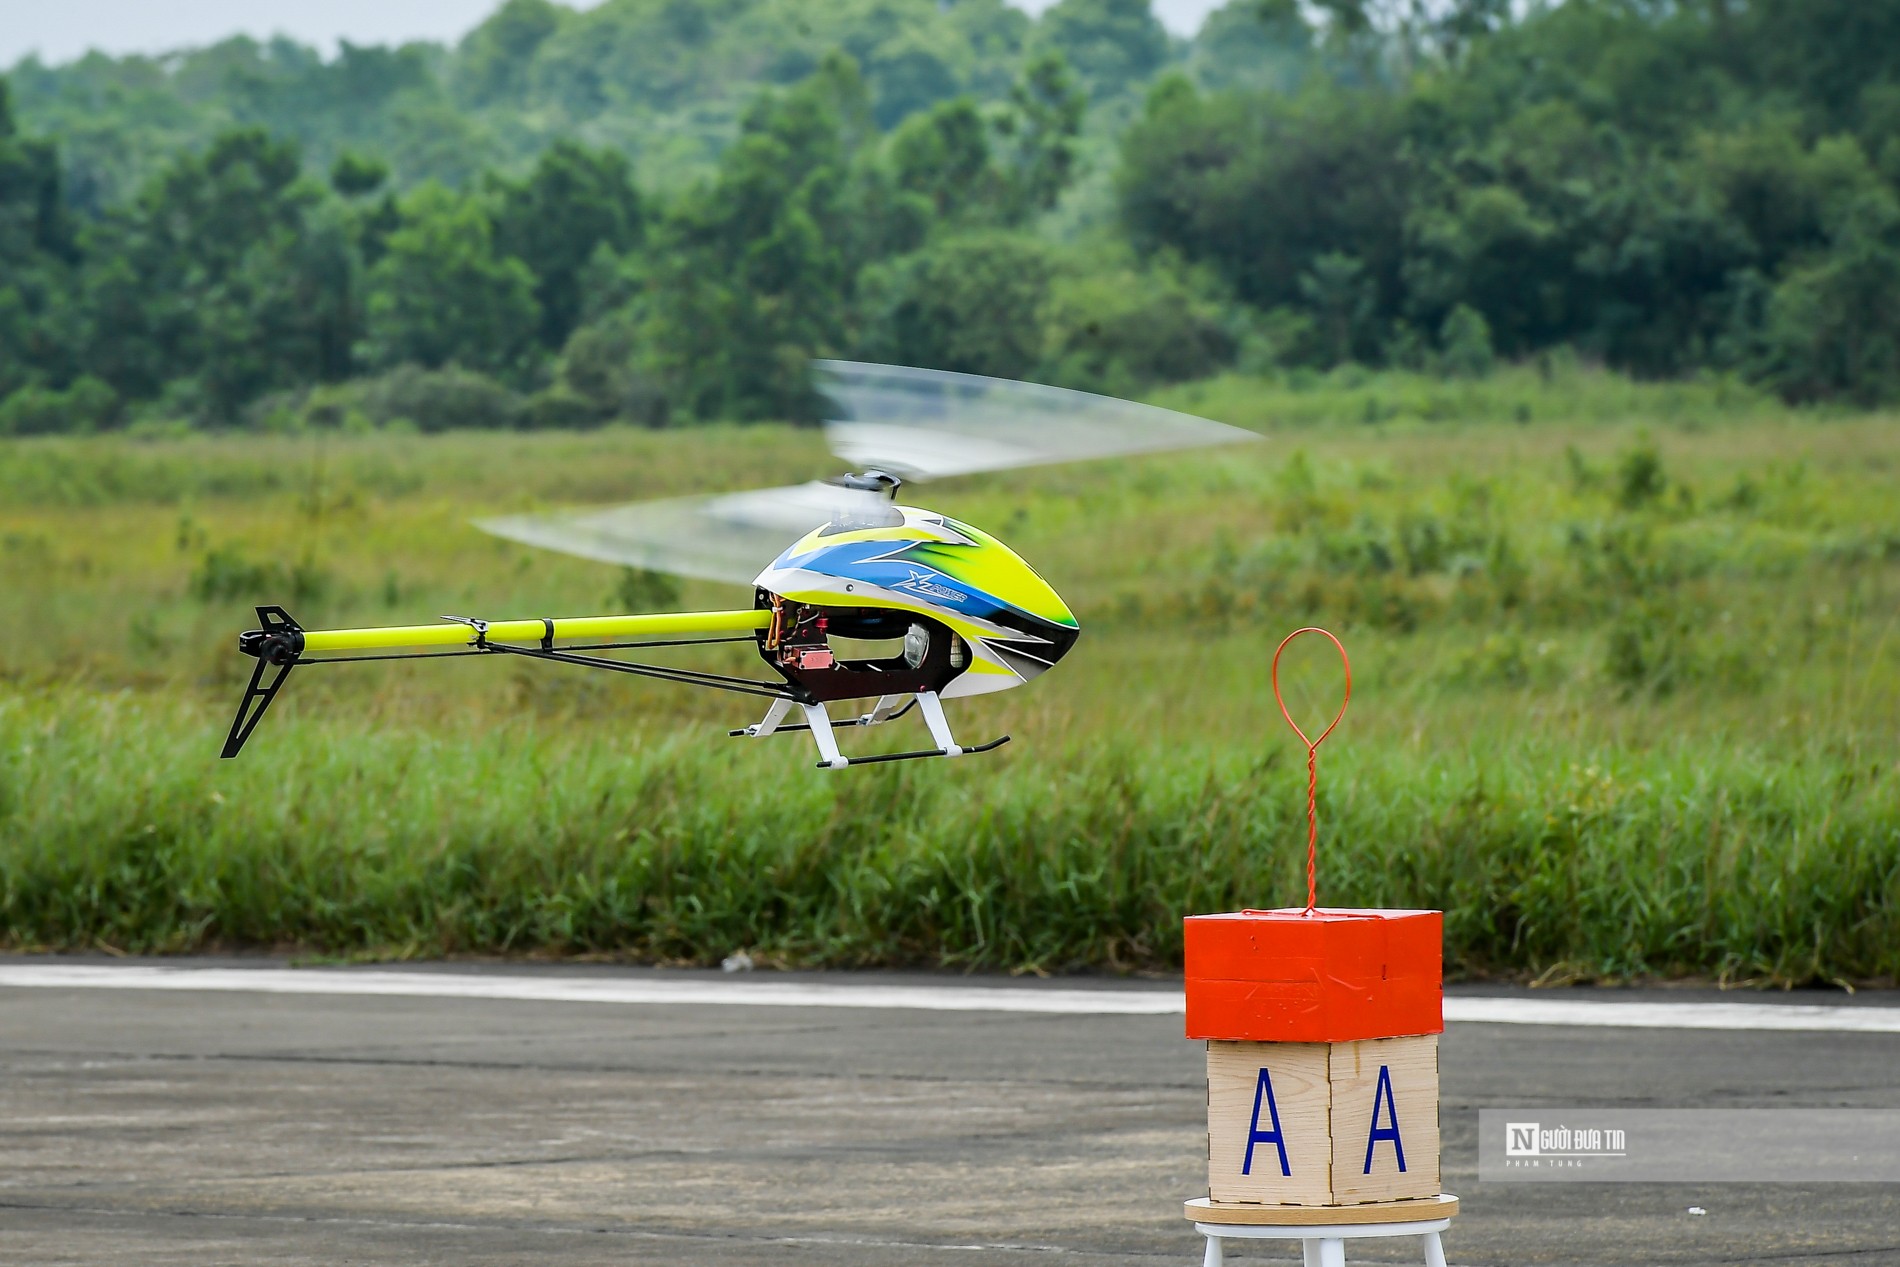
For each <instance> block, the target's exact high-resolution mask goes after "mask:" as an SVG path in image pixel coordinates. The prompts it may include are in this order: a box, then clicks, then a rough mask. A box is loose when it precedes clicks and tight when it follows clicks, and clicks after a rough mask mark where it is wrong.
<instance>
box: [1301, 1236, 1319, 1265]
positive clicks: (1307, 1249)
mask: <svg viewBox="0 0 1900 1267" xmlns="http://www.w3.org/2000/svg"><path fill="white" fill-rule="evenodd" d="M1300 1263H1301V1265H1302V1267H1319V1242H1318V1241H1301V1242H1300Z"/></svg>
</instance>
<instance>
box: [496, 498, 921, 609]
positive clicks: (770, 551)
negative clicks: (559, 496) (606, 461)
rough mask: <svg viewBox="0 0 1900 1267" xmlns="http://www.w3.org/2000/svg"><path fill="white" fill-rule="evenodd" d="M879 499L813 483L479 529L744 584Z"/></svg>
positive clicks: (517, 519) (512, 520) (519, 518)
mask: <svg viewBox="0 0 1900 1267" xmlns="http://www.w3.org/2000/svg"><path fill="white" fill-rule="evenodd" d="M884 500H885V499H884V497H883V496H882V495H881V494H878V493H870V492H861V491H859V490H857V489H850V488H839V487H838V486H837V485H835V484H826V483H823V482H822V481H818V480H814V481H812V482H811V483H809V484H794V485H791V486H790V487H787V488H760V489H753V490H752V491H750V492H744V493H716V494H712V495H708V496H701V497H670V498H667V499H666V500H664V501H651V502H635V503H633V504H632V505H629V506H609V507H607V508H606V509H604V510H576V511H562V512H556V513H554V514H545V515H510V516H507V517H504V518H500V519H482V520H477V521H476V525H475V526H476V527H478V528H480V529H482V530H483V531H484V532H491V533H493V534H495V535H496V536H498V537H506V538H508V539H509V540H510V541H519V542H521V543H522V544H524V545H531V546H540V547H542V548H543V549H547V550H558V551H560V552H561V553H563V554H573V555H578V556H580V557H581V558H583V559H594V560H597V561H599V562H601V563H618V564H621V565H623V566H625V567H637V568H651V569H653V570H655V571H659V572H676V573H678V574H679V575H681V576H697V577H701V578H703V579H705V580H709V581H736V582H738V583H739V584H741V585H743V584H746V583H748V582H750V581H751V580H752V578H753V577H755V576H757V575H758V574H759V573H760V572H761V571H763V570H764V569H765V565H766V564H768V563H770V562H771V561H772V560H773V559H775V558H777V557H778V555H779V552H780V551H782V550H783V549H785V547H786V546H788V545H790V544H791V543H792V542H794V541H796V540H798V539H799V538H800V537H802V536H804V535H805V534H806V533H808V532H810V531H811V530H812V529H813V528H816V527H819V526H820V525H822V524H825V523H827V522H829V521H830V520H832V519H835V518H837V517H839V516H840V515H848V514H850V513H852V512H854V511H860V512H862V511H868V510H872V509H875V508H877V507H880V506H882V505H883V504H884Z"/></svg>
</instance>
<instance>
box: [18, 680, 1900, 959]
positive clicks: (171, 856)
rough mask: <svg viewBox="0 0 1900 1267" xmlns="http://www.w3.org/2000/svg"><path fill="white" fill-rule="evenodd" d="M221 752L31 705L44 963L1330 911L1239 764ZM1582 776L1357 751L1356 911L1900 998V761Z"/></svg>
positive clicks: (1157, 924)
mask: <svg viewBox="0 0 1900 1267" xmlns="http://www.w3.org/2000/svg"><path fill="white" fill-rule="evenodd" d="M215 739H216V734H215V733H214V729H213V727H211V726H207V725H205V724H203V723H202V722H193V721H192V720H191V719H189V718H187V717H183V716H180V715H179V712H178V710H177V709H176V708H175V707H167V706H155V705H154V704H152V703H150V702H146V701H139V700H136V699H134V698H130V697H123V696H122V697H117V698H93V699H91V700H79V699H76V698H74V697H73V696H71V695H69V694H61V695H58V696H53V697H36V698H18V697H16V698H15V699H13V700H11V701H9V702H8V703H7V704H6V705H5V706H4V708H0V787H4V789H5V799H4V801H3V802H0V832H4V834H5V836H6V838H7V839H8V841H9V842H10V844H9V846H8V849H7V854H6V856H7V866H6V868H5V887H4V892H3V893H0V920H3V921H4V926H5V927H6V929H7V930H8V934H9V941H10V942H11V944H13V945H15V946H73V945H103V946H108V947H112V948H115V949H122V950H127V951H182V950H190V949H196V948H201V947H206V946H218V945H237V946H243V945H264V946H291V947H300V948H306V949H311V950H318V951H324V952H331V953H341V954H380V955H388V954H395V955H429V954H440V953H457V952H464V953H466V952H491V953H492V952H502V953H525V952H543V953H556V954H577V953H581V954H602V953H612V954H624V955H632V956H636V957H640V958H644V959H654V960H663V961H695V962H705V961H708V960H713V959H717V958H718V957H719V956H721V955H723V954H726V953H729V952H730V951H732V950H735V949H738V948H741V947H744V948H748V949H750V950H751V951H752V953H753V954H755V955H757V956H761V957H763V958H764V959H766V960H767V961H774V962H783V963H788V964H831V965H863V964H941V965H953V966H963V967H986V968H1007V969H1028V970H1060V969H1065V968H1072V967H1078V966H1110V967H1116V968H1124V969H1139V968H1165V967H1167V966H1169V965H1172V964H1175V963H1178V961H1179V955H1180V917H1181V915H1182V914H1183V913H1185V912H1191V911H1202V910H1222V909H1233V908H1235V907H1236V906H1240V905H1266V904H1291V903H1297V902H1300V901H1302V900H1303V898H1304V873H1303V862H1304V858H1303V852H1302V851H1301V850H1300V849H1298V848H1297V847H1295V846H1296V842H1298V841H1299V840H1300V838H1301V836H1302V832H1301V827H1302V825H1303V824H1302V822H1301V820H1302V818H1303V814H1304V805H1303V803H1302V800H1301V795H1300V793H1301V785H1302V783H1303V780H1302V779H1300V778H1298V777H1295V772H1294V770H1293V769H1292V766H1293V764H1294V763H1291V762H1289V763H1286V764H1285V765H1283V766H1282V765H1279V764H1278V763H1274V765H1271V766H1269V767H1268V768H1264V769H1263V768H1261V764H1260V762H1259V760H1258V754H1257V753H1255V752H1244V751H1236V750H1232V749H1218V748H1214V747H1211V746H1208V745H1196V746H1194V747H1189V748H1182V749H1176V750H1172V751H1154V750H1149V749H1145V748H1143V747H1141V746H1140V745H1138V744H1132V743H1129V742H1126V741H1121V742H1109V743H1104V744H1081V743H1071V744H1068V745H1061V746H1057V747H1055V748H1052V749H1044V750H1042V751H1039V752H1037V753H1035V754H1034V755H1032V756H1030V757H1028V758H1026V759H1018V760H1015V761H1010V762H997V763H993V764H991V765H989V766H987V767H980V768H979V767H977V766H976V764H975V763H974V762H972V763H967V764H966V765H964V766H962V767H960V768H958V767H951V766H949V765H948V763H945V764H944V765H930V766H921V767H912V768H909V769H904V768H889V767H887V768H883V769H866V770H863V771H859V772H854V773H849V774H848V775H846V776H843V777H821V776H819V775H817V774H816V772H814V771H811V770H810V769H809V761H808V758H807V754H805V753H804V752H803V750H802V748H801V749H800V750H799V751H798V752H796V753H792V754H788V753H783V752H780V753H769V752H756V751H752V750H751V749H752V748H754V747H757V746H756V745H747V746H746V750H744V751H740V752H733V751H729V750H726V749H722V748H718V747H714V746H712V744H711V742H710V741H700V740H687V739H684V738H672V739H666V740H661V741H659V742H655V743H635V744H632V745H629V746H627V747H625V748H617V747H613V746H609V745H607V744H604V743H601V742H598V741H597V740H595V739H588V740H577V739H574V738H571V737H568V736H564V735H561V734H558V733H553V732H550V731H548V730H544V729H541V728H538V727H535V726H532V725H527V724H519V723H518V724H514V725H509V726H505V727H502V728H500V729H497V730H495V731H492V732H487V733H482V734H478V735H474V736H467V737H460V738H454V739H451V738H446V737H443V736H440V735H430V734H427V733H409V734H402V733H398V734H387V733H374V734H365V733H363V732H361V731H360V730H359V729H357V728H355V727H353V726H348V725H344V724H339V722H337V721H335V720H330V721H325V722H315V721H302V722H298V723H293V724H290V725H287V726H282V727H280V728H279V731H278V733H277V734H275V735H273V736H272V737H271V739H272V742H271V743H270V744H269V745H268V746H266V747H264V748H263V749H262V750H261V751H259V752H258V753H257V754H255V756H254V757H253V758H251V759H247V760H245V761H242V762H237V763H227V764H224V765H220V766H213V765H212V764H211V763H209V762H207V761H206V760H204V757H203V754H204V753H205V752H207V751H209V750H210V748H211V747H212V746H213V744H214V743H215ZM735 746H736V745H735ZM1580 755H1587V754H1579V753H1577V752H1576V751H1574V750H1572V749H1569V748H1568V747H1567V746H1566V745H1562V744H1551V743H1548V742H1541V741H1538V740H1535V739H1531V740H1527V741H1525V742H1522V743H1516V744H1510V745H1506V746H1500V747H1495V748H1493V747H1490V746H1488V745H1487V746H1486V747H1484V748H1482V749H1479V750H1473V749H1470V748H1460V747H1447V748H1446V749H1444V750H1441V751H1439V752H1436V753H1425V754H1409V755H1407V754H1400V753H1394V752H1390V751H1385V752H1373V753H1368V752H1365V751H1363V750H1358V749H1350V748H1348V749H1345V750H1342V752H1341V753H1340V754H1339V756H1338V758H1337V759H1333V760H1329V768H1328V771H1327V780H1326V783H1325V788H1326V791H1325V796H1324V805H1323V821H1324V823H1325V844H1324V847H1323V848H1322V851H1321V855H1320V856H1321V864H1320V870H1321V874H1320V883H1321V892H1322V896H1323V898H1324V900H1326V901H1327V902H1329V903H1333V904H1349V905H1375V906H1376V905H1429V906H1436V907H1441V908H1443V909H1444V910H1445V911H1446V912H1447V913H1448V914H1447V926H1446V940H1447V949H1448V953H1449V955H1450V966H1451V968H1452V970H1453V971H1467V972H1474V971H1477V972H1495V971H1515V972H1521V973H1542V974H1545V975H1550V974H1553V973H1555V974H1558V975H1562V976H1564V977H1566V978H1592V979H1593V978H1615V977H1624V976H1629V975H1647V974H1662V975H1670V974H1681V973H1697V974H1705V975H1712V976H1718V977H1722V978H1725V979H1729V980H1736V981H1743V980H1762V981H1783V982H1791V981H1810V980H1830V979H1870V978H1888V979H1891V978H1893V977H1895V976H1900V775H1897V774H1896V771H1895V770H1894V768H1893V765H1892V762H1891V761H1877V760H1870V759H1867V758H1866V757H1865V756H1864V755H1862V756H1861V757H1859V758H1858V759H1856V758H1855V757H1853V756H1852V755H1850V754H1845V753H1838V752H1828V751H1824V750H1805V751H1793V752H1789V751H1782V750H1777V749H1776V748H1774V747H1772V746H1766V745H1764V746H1756V747H1751V748H1748V749H1744V750H1733V749H1729V748H1727V747H1724V746H1717V745H1711V744H1700V745H1697V744H1672V745H1669V746H1667V747H1666V748H1664V749H1661V750H1657V751H1652V752H1650V753H1647V754H1645V755H1644V756H1642V757H1641V758H1632V757H1630V756H1627V755H1625V756H1619V755H1617V754H1615V753H1605V754H1602V756H1601V758H1600V762H1601V763H1600V764H1586V765H1579V764H1578V762H1577V758H1578V757H1579V756H1580ZM788 757H789V758H790V759H787V758H788ZM1276 776H1278V777H1276Z"/></svg>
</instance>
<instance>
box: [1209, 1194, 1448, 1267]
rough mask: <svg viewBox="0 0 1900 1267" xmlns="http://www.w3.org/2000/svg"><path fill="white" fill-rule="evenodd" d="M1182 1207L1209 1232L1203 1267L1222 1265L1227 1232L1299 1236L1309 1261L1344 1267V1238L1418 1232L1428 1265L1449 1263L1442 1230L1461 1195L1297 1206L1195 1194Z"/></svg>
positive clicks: (1313, 1265) (1314, 1265)
mask: <svg viewBox="0 0 1900 1267" xmlns="http://www.w3.org/2000/svg"><path fill="white" fill-rule="evenodd" d="M1184 1213H1186V1215H1187V1217H1188V1218H1190V1219H1192V1220H1194V1230H1195V1231H1197V1232H1199V1233H1200V1234H1201V1235H1202V1236H1205V1237H1206V1238H1207V1256H1206V1258H1204V1259H1202V1264H1203V1267H1223V1264H1224V1263H1225V1262H1226V1258H1225V1255H1224V1253H1223V1251H1222V1248H1221V1242H1222V1241H1224V1240H1227V1239H1229V1238H1235V1239H1245V1240H1273V1241H1298V1242H1300V1247H1301V1249H1302V1250H1303V1251H1304V1253H1305V1267H1345V1262H1346V1242H1347V1241H1350V1240H1360V1239H1363V1238H1365V1237H1369V1236H1416V1237H1418V1238H1419V1239H1421V1240H1423V1241H1424V1242H1425V1267H1445V1250H1444V1247H1443V1246H1442V1245H1440V1244H1439V1241H1438V1234H1439V1233H1440V1232H1442V1231H1444V1230H1445V1229H1446V1228H1448V1227H1450V1226H1451V1220H1452V1218H1453V1217H1454V1216H1455V1215H1456V1214H1457V1213H1458V1198H1457V1197H1454V1196H1451V1195H1449V1194H1442V1193H1441V1194H1440V1195H1438V1196H1436V1197H1426V1198H1423V1199H1421V1200H1417V1201H1381V1202H1377V1203H1374V1204H1370V1205H1346V1206H1296V1205H1228V1204H1219V1203H1216V1202H1213V1201H1209V1200H1208V1199H1207V1198H1206V1197H1196V1198H1195V1199H1194V1200H1192V1201H1189V1202H1188V1203H1187V1205H1186V1207H1185V1210H1184Z"/></svg>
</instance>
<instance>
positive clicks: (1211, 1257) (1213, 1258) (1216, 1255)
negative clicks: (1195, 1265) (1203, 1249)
mask: <svg viewBox="0 0 1900 1267" xmlns="http://www.w3.org/2000/svg"><path fill="white" fill-rule="evenodd" d="M1226 1261H1227V1260H1226V1259H1225V1258H1224V1257H1223V1256H1222V1254H1221V1243H1220V1237H1218V1236H1210V1237H1208V1238H1207V1255H1206V1257H1204V1258H1202V1259H1201V1267H1223V1264H1224V1263H1225V1262H1226Z"/></svg>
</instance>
